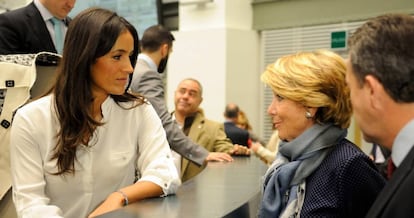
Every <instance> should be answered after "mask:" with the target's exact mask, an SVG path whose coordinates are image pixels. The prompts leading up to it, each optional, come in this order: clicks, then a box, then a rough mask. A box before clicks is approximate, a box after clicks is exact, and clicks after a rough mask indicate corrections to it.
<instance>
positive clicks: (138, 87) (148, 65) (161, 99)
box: [130, 25, 233, 166]
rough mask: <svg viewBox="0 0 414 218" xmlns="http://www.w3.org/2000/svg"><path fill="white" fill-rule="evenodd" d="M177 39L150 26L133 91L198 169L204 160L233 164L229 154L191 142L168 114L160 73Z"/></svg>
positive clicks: (180, 152)
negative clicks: (147, 102) (145, 100)
mask: <svg viewBox="0 0 414 218" xmlns="http://www.w3.org/2000/svg"><path fill="white" fill-rule="evenodd" d="M174 40H175V39H174V36H173V35H172V33H171V32H170V31H169V30H168V29H167V28H165V27H163V26H161V25H154V26H151V27H149V28H147V29H146V30H145V31H144V34H143V36H142V39H141V51H142V53H141V54H139V55H138V60H137V64H136V66H135V71H134V74H133V78H132V81H131V86H130V87H131V90H132V91H134V92H138V93H140V94H142V95H144V96H145V97H146V98H147V99H148V100H149V101H150V103H151V104H152V106H153V107H154V108H155V110H156V111H157V113H158V116H159V117H160V119H161V121H162V125H163V127H164V129H165V132H166V134H167V139H168V143H169V144H170V147H171V149H172V150H173V151H175V152H176V153H178V154H179V155H181V156H182V157H184V158H186V159H188V160H190V161H191V162H193V163H195V164H196V165H198V166H202V165H203V164H204V163H205V161H233V159H232V157H231V156H230V155H229V154H227V153H223V152H209V151H208V150H206V149H205V148H204V147H202V146H200V145H197V144H195V143H194V142H193V141H191V139H189V138H188V137H187V136H186V135H184V133H183V131H182V130H181V128H180V127H179V126H178V124H177V123H176V122H175V121H174V120H173V119H172V117H171V114H170V113H169V112H168V109H167V106H166V102H165V95H164V83H163V81H162V78H161V75H160V74H161V73H163V72H164V70H165V67H166V66H167V60H168V55H169V54H170V53H171V51H172V44H173V43H172V42H173V41H174ZM177 160H178V158H177Z"/></svg>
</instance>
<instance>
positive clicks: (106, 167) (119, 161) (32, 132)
mask: <svg viewBox="0 0 414 218" xmlns="http://www.w3.org/2000/svg"><path fill="white" fill-rule="evenodd" d="M52 102H53V98H52V96H46V97H43V98H41V99H39V100H36V101H34V102H31V103H29V104H27V105H26V106H24V107H22V108H20V109H19V110H18V111H17V113H16V115H15V117H14V121H13V125H12V129H11V135H10V156H11V172H12V180H13V198H14V203H15V206H16V209H17V212H18V215H19V217H65V218H72V217H73V218H81V217H87V216H88V215H89V214H90V213H91V212H92V211H93V210H94V209H95V208H96V207H97V206H99V205H100V203H102V202H103V201H104V200H105V199H106V197H107V196H108V195H109V194H110V193H112V192H114V191H116V190H118V189H120V188H123V187H125V186H128V185H131V184H133V183H134V179H135V168H136V167H137V172H138V174H139V181H151V182H153V183H155V184H157V185H159V186H160V187H162V188H163V191H164V195H163V196H165V195H168V194H173V193H175V191H176V190H177V188H178V186H179V185H180V184H181V181H180V179H179V176H178V174H177V169H176V168H175V166H174V163H173V159H172V158H171V151H170V148H169V145H168V142H167V138H166V135H165V131H164V129H163V127H162V124H161V120H160V119H159V117H158V116H157V114H156V112H155V110H154V109H153V107H152V106H151V105H149V104H143V105H141V106H138V107H136V108H133V109H130V110H126V109H123V108H121V107H120V106H118V105H117V104H116V103H115V101H114V100H113V99H112V98H111V97H108V98H107V99H106V100H105V102H104V103H103V104H102V114H103V120H102V121H103V122H104V123H105V124H104V125H102V126H99V127H97V129H96V131H95V133H94V135H93V137H92V139H91V140H90V146H89V147H86V146H84V145H81V146H79V147H78V149H77V151H76V159H75V174H74V175H73V174H68V175H65V176H55V175H52V174H51V173H55V172H57V166H56V162H57V161H56V159H54V160H51V157H52V154H53V149H54V148H55V145H56V137H55V136H56V134H57V132H58V129H59V128H60V127H59V123H58V120H57V117H56V113H55V109H54V106H53V105H52ZM122 104H123V105H126V106H127V105H128V104H131V103H122ZM127 107H128V106H127Z"/></svg>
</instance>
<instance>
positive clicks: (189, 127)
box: [181, 110, 233, 182]
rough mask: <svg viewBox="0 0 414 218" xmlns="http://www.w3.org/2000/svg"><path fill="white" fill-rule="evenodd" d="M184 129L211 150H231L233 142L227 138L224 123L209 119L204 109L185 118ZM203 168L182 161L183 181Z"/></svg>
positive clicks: (189, 135) (192, 137)
mask: <svg viewBox="0 0 414 218" xmlns="http://www.w3.org/2000/svg"><path fill="white" fill-rule="evenodd" d="M184 131H185V132H188V137H189V138H191V139H192V140H194V141H195V142H197V143H198V144H200V145H202V146H203V147H204V148H206V149H207V150H208V151H210V152H226V153H228V152H230V151H231V150H232V149H233V144H232V143H231V141H230V140H229V139H228V138H227V136H226V133H225V132H224V127H223V124H222V123H218V122H215V121H212V120H208V119H206V118H205V117H204V114H203V112H202V110H199V111H198V112H197V113H196V114H195V115H194V116H192V117H187V118H186V119H185V124H184ZM202 170H203V168H202V167H198V166H196V165H194V164H192V163H189V162H188V161H187V160H185V159H183V160H182V162H181V179H182V181H183V182H185V181H186V180H188V179H190V178H192V177H194V176H195V175H197V174H198V173H200V172H201V171H202Z"/></svg>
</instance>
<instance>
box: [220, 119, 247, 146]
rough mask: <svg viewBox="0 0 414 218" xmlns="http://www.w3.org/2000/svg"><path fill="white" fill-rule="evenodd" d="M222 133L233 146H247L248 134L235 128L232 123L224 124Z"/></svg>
mask: <svg viewBox="0 0 414 218" xmlns="http://www.w3.org/2000/svg"><path fill="white" fill-rule="evenodd" d="M224 131H225V132H226V135H227V137H228V138H229V139H230V140H231V141H232V142H233V144H238V145H244V146H248V142H249V132H248V131H247V130H244V129H241V128H239V127H237V126H236V124H235V123H233V122H224Z"/></svg>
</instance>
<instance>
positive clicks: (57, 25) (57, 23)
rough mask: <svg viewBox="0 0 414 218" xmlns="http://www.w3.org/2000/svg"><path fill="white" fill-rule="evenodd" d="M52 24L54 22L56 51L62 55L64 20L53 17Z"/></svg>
mask: <svg viewBox="0 0 414 218" xmlns="http://www.w3.org/2000/svg"><path fill="white" fill-rule="evenodd" d="M50 22H52V24H53V28H54V32H55V47H56V51H57V53H59V54H62V51H63V34H62V20H60V19H58V18H56V17H52V18H50Z"/></svg>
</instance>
